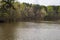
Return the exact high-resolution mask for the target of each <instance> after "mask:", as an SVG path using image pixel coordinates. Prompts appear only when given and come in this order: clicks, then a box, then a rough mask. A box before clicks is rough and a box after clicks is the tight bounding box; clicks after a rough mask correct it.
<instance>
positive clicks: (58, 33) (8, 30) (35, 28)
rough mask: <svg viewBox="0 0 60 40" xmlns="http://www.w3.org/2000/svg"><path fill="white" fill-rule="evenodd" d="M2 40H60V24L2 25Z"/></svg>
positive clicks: (27, 23) (29, 23) (0, 36)
mask: <svg viewBox="0 0 60 40" xmlns="http://www.w3.org/2000/svg"><path fill="white" fill-rule="evenodd" d="M0 40H60V24H49V23H32V22H20V23H1V24H0Z"/></svg>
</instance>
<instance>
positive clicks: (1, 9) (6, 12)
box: [0, 0, 60, 21]
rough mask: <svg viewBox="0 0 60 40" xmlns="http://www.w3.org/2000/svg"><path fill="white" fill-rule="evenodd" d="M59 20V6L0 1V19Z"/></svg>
mask: <svg viewBox="0 0 60 40" xmlns="http://www.w3.org/2000/svg"><path fill="white" fill-rule="evenodd" d="M32 20H35V21H36V20H39V21H55V20H60V6H43V5H38V4H28V3H19V2H15V1H14V0H12V1H3V0H2V1H0V21H32Z"/></svg>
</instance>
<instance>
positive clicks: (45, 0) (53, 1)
mask: <svg viewBox="0 0 60 40" xmlns="http://www.w3.org/2000/svg"><path fill="white" fill-rule="evenodd" d="M18 1H19V2H21V3H22V2H26V3H32V4H40V5H45V6H47V5H60V0H18Z"/></svg>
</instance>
